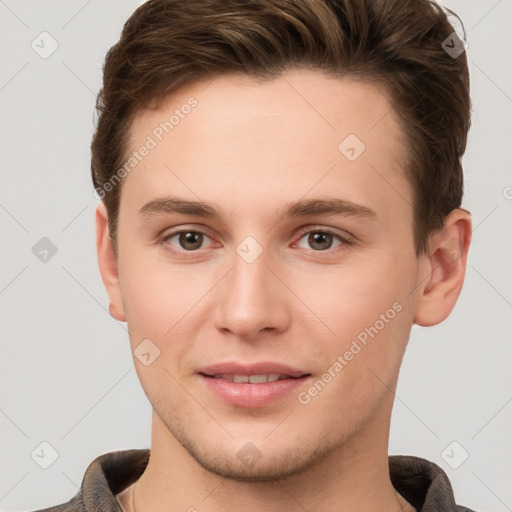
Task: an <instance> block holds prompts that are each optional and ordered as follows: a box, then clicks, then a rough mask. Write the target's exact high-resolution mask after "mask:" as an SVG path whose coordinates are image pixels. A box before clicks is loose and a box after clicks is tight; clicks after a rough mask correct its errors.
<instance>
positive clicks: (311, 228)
mask: <svg viewBox="0 0 512 512" xmlns="http://www.w3.org/2000/svg"><path fill="white" fill-rule="evenodd" d="M186 232H193V233H200V234H202V235H204V236H206V237H208V238H210V239H213V238H214V237H212V236H211V234H210V232H209V230H208V229H207V228H204V227H201V228H196V227H187V226H185V227H179V228H175V229H174V230H171V231H168V232H167V233H165V234H164V235H163V236H162V237H161V238H160V240H159V244H160V245H164V244H165V243H166V242H167V241H168V240H169V239H171V238H174V237H175V236H176V235H179V234H181V233H186ZM314 232H320V233H327V234H329V235H332V236H333V237H335V238H337V239H338V240H339V241H340V242H341V243H340V245H339V246H337V247H334V248H329V249H326V250H325V251H315V250H314V249H309V250H308V249H307V251H309V252H313V253H319V254H322V253H324V254H326V255H327V254H333V253H336V252H337V251H339V250H343V247H344V246H347V245H352V244H354V243H355V241H356V240H357V238H356V237H355V236H353V235H352V234H351V233H348V232H347V231H344V230H343V233H345V235H342V234H341V233H339V232H338V231H337V230H336V229H335V228H331V227H327V226H321V225H308V226H304V227H303V228H301V229H300V230H299V232H298V233H297V235H299V238H298V239H297V240H296V241H295V242H294V243H293V245H294V246H295V245H296V244H297V243H298V242H299V241H300V240H301V239H302V238H303V237H304V235H306V234H309V233H314ZM297 235H296V236H297ZM219 245H220V244H219V243H217V244H216V247H219ZM166 250H167V251H169V252H170V253H171V254H174V255H178V256H182V255H187V256H188V257H191V258H193V257H194V255H195V254H199V253H201V249H197V250H193V251H187V250H185V249H179V248H175V247H174V246H172V245H171V244H169V247H167V248H166Z"/></svg>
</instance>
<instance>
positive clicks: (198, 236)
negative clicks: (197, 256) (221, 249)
mask: <svg viewBox="0 0 512 512" xmlns="http://www.w3.org/2000/svg"><path fill="white" fill-rule="evenodd" d="M205 238H209V237H208V236H207V235H206V233H203V232H202V231H195V230H192V229H186V230H181V231H175V232H173V233H169V234H168V235H167V236H165V237H164V238H163V239H162V241H161V243H169V244H170V245H171V249H170V250H171V252H180V251H186V252H193V251H196V250H197V249H201V248H202V245H203V242H204V240H205ZM173 239H176V243H177V244H178V245H177V246H176V245H175V244H173V243H172V240H173ZM172 247H177V248H178V249H179V250H178V251H174V249H173V248H172Z"/></svg>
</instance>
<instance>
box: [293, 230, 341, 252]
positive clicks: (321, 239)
mask: <svg viewBox="0 0 512 512" xmlns="http://www.w3.org/2000/svg"><path fill="white" fill-rule="evenodd" d="M303 234H304V235H305V236H303V237H302V238H301V239H300V240H299V242H297V244H298V246H299V247H301V248H303V249H310V248H311V249H313V250H314V251H317V252H318V251H327V250H328V249H331V248H332V247H333V242H334V243H335V242H336V241H337V242H338V244H337V245H335V246H334V247H335V248H336V247H339V246H341V245H348V244H350V240H349V237H348V236H347V237H343V236H341V235H339V234H337V233H334V232H333V231H330V230H328V229H313V230H311V229H310V230H309V231H305V232H303ZM304 239H306V243H307V244H308V245H309V247H304V246H301V245H300V242H301V240H304Z"/></svg>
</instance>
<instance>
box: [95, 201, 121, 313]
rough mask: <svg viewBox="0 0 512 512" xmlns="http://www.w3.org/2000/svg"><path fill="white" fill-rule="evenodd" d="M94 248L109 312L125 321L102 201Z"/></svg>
mask: <svg viewBox="0 0 512 512" xmlns="http://www.w3.org/2000/svg"><path fill="white" fill-rule="evenodd" d="M96 250H97V254H98V266H99V269H100V274H101V278H102V280H103V284H104V285H105V288H106V290H107V293H108V296H109V300H110V304H109V313H110V315H111V316H112V317H114V318H115V319H116V320H119V321H120V322H126V316H125V313H124V306H123V301H122V295H121V288H120V285H119V272H118V262H117V260H116V257H115V254H114V250H113V248H112V242H111V240H110V237H109V228H108V212H107V209H106V207H105V204H104V203H103V201H101V202H100V203H99V204H98V206H97V208H96Z"/></svg>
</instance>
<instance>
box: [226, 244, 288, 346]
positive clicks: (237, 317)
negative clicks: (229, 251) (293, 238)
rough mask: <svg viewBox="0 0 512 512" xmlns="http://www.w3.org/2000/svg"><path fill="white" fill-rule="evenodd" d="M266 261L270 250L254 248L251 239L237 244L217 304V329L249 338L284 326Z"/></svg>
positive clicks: (282, 308) (281, 305)
mask: <svg viewBox="0 0 512 512" xmlns="http://www.w3.org/2000/svg"><path fill="white" fill-rule="evenodd" d="M248 238H249V237H248ZM270 259H271V255H270V251H267V250H264V249H263V247H262V246H261V245H259V244H258V246H256V244H255V241H254V240H250V239H246V240H244V241H242V242H241V243H240V244H239V246H238V247H237V248H236V251H235V252H234V254H233V258H232V260H231V261H232V270H231V272H229V274H228V276H226V277H227V279H226V280H225V281H224V284H223V288H222V293H221V297H220V300H219V303H218V310H217V315H216V322H217V327H218V328H224V329H229V330H230V331H231V332H233V333H234V334H236V335H238V336H240V337H252V336H254V335H257V334H258V332H259V331H260V330H263V329H265V328H279V329H280V328H282V327H283V326H284V322H285V321H286V317H287V315H286V307H285V304H284V303H283V301H282V299H283V297H282V296H281V294H280V292H279V290H278V289H277V287H276V283H275V282H274V280H275V278H274V276H273V274H272V272H271V271H270V270H269V268H268V267H267V265H269V264H270Z"/></svg>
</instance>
